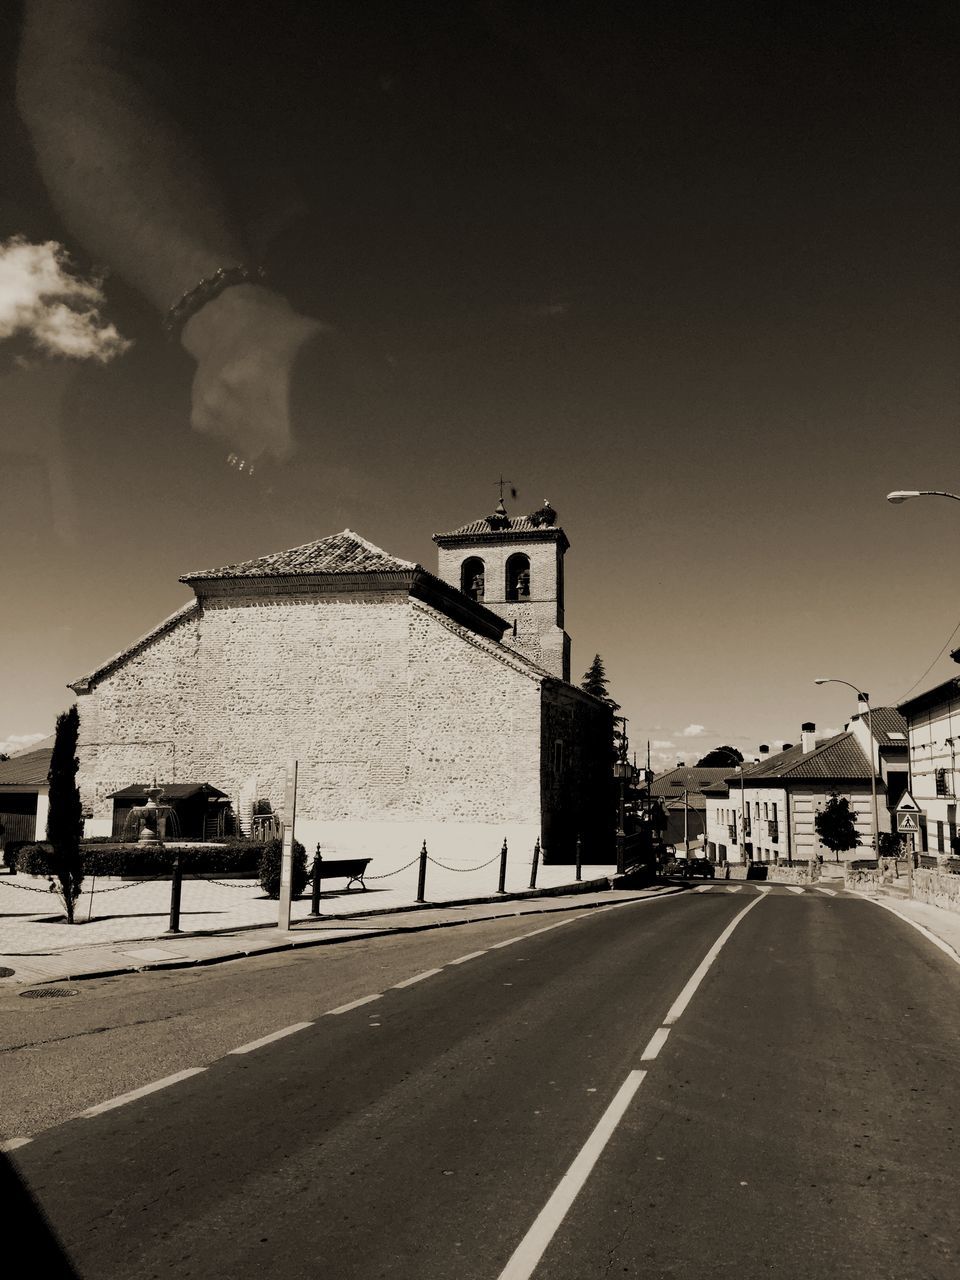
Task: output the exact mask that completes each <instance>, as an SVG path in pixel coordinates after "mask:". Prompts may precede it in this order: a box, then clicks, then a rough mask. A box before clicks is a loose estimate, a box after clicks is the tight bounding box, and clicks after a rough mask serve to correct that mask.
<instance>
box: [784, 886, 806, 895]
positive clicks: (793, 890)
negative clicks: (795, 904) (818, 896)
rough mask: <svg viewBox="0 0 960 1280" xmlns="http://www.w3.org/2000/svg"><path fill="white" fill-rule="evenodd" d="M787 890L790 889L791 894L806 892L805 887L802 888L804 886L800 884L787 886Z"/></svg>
mask: <svg viewBox="0 0 960 1280" xmlns="http://www.w3.org/2000/svg"><path fill="white" fill-rule="evenodd" d="M787 889H788V891H789V892H790V893H804V892H805V890H804V888H803V886H802V885H799V884H788V885H787Z"/></svg>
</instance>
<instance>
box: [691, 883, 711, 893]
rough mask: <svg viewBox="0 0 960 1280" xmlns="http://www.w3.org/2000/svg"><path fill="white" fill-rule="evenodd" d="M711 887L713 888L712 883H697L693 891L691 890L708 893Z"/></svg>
mask: <svg viewBox="0 0 960 1280" xmlns="http://www.w3.org/2000/svg"><path fill="white" fill-rule="evenodd" d="M712 888H713V885H712V884H698V885H697V887H696V888H695V889H694V891H693V892H694V893H709V892H710V890H711V889H712Z"/></svg>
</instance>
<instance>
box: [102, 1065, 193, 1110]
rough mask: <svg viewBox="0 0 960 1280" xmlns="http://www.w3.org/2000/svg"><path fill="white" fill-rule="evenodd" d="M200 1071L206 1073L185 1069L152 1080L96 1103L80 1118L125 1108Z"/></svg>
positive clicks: (189, 1068) (191, 1068)
mask: <svg viewBox="0 0 960 1280" xmlns="http://www.w3.org/2000/svg"><path fill="white" fill-rule="evenodd" d="M201 1071H206V1067H187V1069H186V1070H185V1071H178V1072H177V1073H176V1074H175V1075H172V1076H164V1078H163V1079H162V1080H154V1082H153V1084H145V1085H143V1086H142V1088H140V1089H132V1090H131V1091H130V1093H121V1094H120V1096H119V1098H110V1099H109V1101H107V1102H98V1103H97V1105H96V1106H95V1107H88V1108H87V1109H86V1111H81V1112H80V1115H81V1116H98V1115H100V1114H101V1112H104V1111H112V1110H113V1109H114V1107H122V1106H125V1105H126V1103H128V1102H135V1101H136V1100H137V1098H145V1097H146V1096H147V1094H148V1093H157V1092H158V1091H159V1090H160V1089H166V1088H167V1086H168V1085H171V1084H179V1082H180V1081H181V1080H187V1079H189V1077H190V1076H198V1075H199V1074H200V1073H201Z"/></svg>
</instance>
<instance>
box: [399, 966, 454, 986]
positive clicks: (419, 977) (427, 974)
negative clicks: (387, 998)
mask: <svg viewBox="0 0 960 1280" xmlns="http://www.w3.org/2000/svg"><path fill="white" fill-rule="evenodd" d="M435 973H443V970H442V969H424V971H423V973H415V974H414V975H413V977H412V978H407V979H406V980H405V981H403V982H395V983H394V984H393V987H394V990H395V991H402V990H403V988H404V987H412V986H413V984H414V983H415V982H422V981H423V980H424V978H432V977H433V975H434V974H435Z"/></svg>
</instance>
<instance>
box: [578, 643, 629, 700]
mask: <svg viewBox="0 0 960 1280" xmlns="http://www.w3.org/2000/svg"><path fill="white" fill-rule="evenodd" d="M608 683H609V681H608V679H607V673H606V671H605V670H604V666H603V659H602V658H601V657H600V655H599V653H598V654H595V655H594V659H593V661H592V662H591V663H590V666H589V667H588V668H587V669H586V671H585V672H584V673H583V679H582V680H581V681H580V688H581V689H583V690H584V692H585V693H592V694H593V696H594V697H595V698H599V699H600V700H601V701H602V702H605V703H606V704H607V706H608V707H609V708H610V710H611V711H619V710H620V703H619V702H614V700H613V698H611V697H610V694H609V693H608V692H607V685H608Z"/></svg>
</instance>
